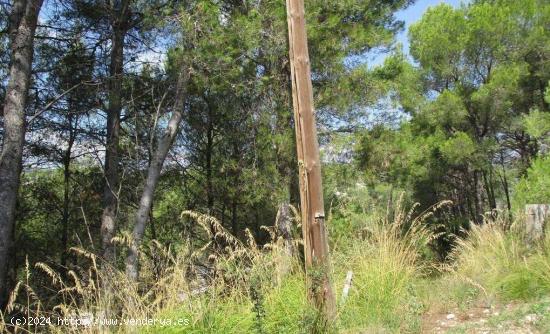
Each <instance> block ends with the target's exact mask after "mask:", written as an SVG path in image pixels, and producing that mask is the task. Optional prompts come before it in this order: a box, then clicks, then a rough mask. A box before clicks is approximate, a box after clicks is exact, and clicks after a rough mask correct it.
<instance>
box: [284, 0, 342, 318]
mask: <svg viewBox="0 0 550 334" xmlns="http://www.w3.org/2000/svg"><path fill="white" fill-rule="evenodd" d="M286 8H287V18H288V38H289V54H290V70H291V79H292V101H293V106H294V122H295V124H294V127H295V130H296V148H297V152H298V154H297V155H298V165H299V169H300V204H301V218H302V233H303V239H304V253H305V262H306V273H307V277H308V278H307V281H308V282H307V283H308V291H309V294H308V296H309V298H310V300H311V301H312V302H313V303H314V304H315V305H316V307H317V308H318V309H319V310H320V311H322V312H323V313H324V315H325V316H326V318H327V319H332V318H333V317H334V315H335V307H336V303H335V297H334V292H333V290H332V286H331V282H330V277H329V273H330V268H329V249H328V239H327V233H326V230H325V212H324V204H323V188H322V182H321V161H320V158H319V143H318V141H317V129H316V126H315V112H314V109H313V89H312V85H311V69H310V62H309V53H308V46H307V34H306V24H305V11H304V2H303V0H287V1H286Z"/></svg>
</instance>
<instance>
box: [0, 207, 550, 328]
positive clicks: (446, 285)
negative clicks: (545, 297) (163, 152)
mask: <svg viewBox="0 0 550 334" xmlns="http://www.w3.org/2000/svg"><path fill="white" fill-rule="evenodd" d="M402 203H403V202H402V200H400V201H397V202H396V203H395V204H394V205H395V206H394V207H393V208H392V210H388V212H390V211H391V214H387V217H386V218H384V219H378V220H375V219H372V217H367V216H365V217H364V219H363V220H362V221H361V220H360V217H356V219H357V220H356V221H355V222H354V227H353V228H349V229H348V228H346V229H345V230H343V231H341V233H340V234H339V236H340V238H339V240H338V241H337V242H336V243H333V249H332V251H333V252H332V259H331V260H332V266H331V267H332V270H333V273H332V274H333V275H332V277H333V284H334V287H335V291H336V294H337V299H338V301H339V303H338V305H337V318H336V320H335V321H334V322H332V323H329V324H326V323H325V322H324V321H321V320H322V317H320V315H319V314H318V313H317V312H316V310H314V309H313V308H312V307H311V306H310V304H309V303H308V301H307V298H306V286H305V273H304V271H303V269H302V264H301V260H300V254H289V253H288V249H287V248H286V246H285V244H284V242H283V240H281V239H280V238H278V237H277V236H276V235H275V233H274V231H273V230H271V229H270V228H266V230H267V231H268V232H269V233H270V235H271V236H272V238H271V242H269V243H267V244H266V245H262V246H260V245H257V244H256V242H255V240H254V238H253V237H252V235H251V234H250V233H247V235H248V237H247V239H246V240H245V241H241V240H239V239H237V238H235V237H234V236H233V235H231V234H230V233H229V232H228V231H227V230H225V229H224V228H223V226H222V225H221V223H220V222H219V221H217V220H216V219H214V218H213V217H209V216H207V215H202V214H198V213H194V212H184V215H186V216H189V217H191V218H193V219H194V220H196V222H197V225H198V226H201V227H202V228H203V230H204V232H203V233H204V235H203V237H204V239H206V240H209V242H207V243H206V244H205V245H204V246H203V247H201V248H198V249H197V248H193V247H191V246H190V245H185V246H182V247H179V248H178V249H172V248H169V247H164V246H163V245H161V244H159V243H158V242H156V241H152V242H150V244H149V245H148V246H147V249H144V250H143V251H144V252H143V254H148V256H144V255H143V254H142V258H141V263H142V276H141V280H140V282H139V283H135V282H132V281H129V280H128V279H127V278H126V276H125V275H124V273H123V272H121V271H118V270H116V269H115V268H113V267H111V266H109V265H108V264H106V263H102V262H101V259H99V258H98V257H97V256H95V255H94V254H93V253H90V252H87V251H85V250H82V249H79V248H73V249H72V251H73V252H74V253H76V254H78V255H79V256H80V257H82V258H84V259H86V261H87V263H88V266H87V267H82V268H79V269H78V270H77V269H74V270H73V271H69V272H67V273H66V274H65V275H60V274H58V273H56V272H55V271H54V270H53V269H52V268H50V267H49V266H48V265H47V264H45V263H38V264H36V265H35V266H34V267H33V266H30V264H27V268H26V275H25V277H24V278H23V280H22V281H21V282H20V283H18V285H17V288H16V289H15V291H14V292H13V293H12V296H11V298H10V305H9V310H8V311H9V315H10V317H11V316H14V315H15V316H41V315H42V316H49V317H52V319H55V318H64V319H92V321H93V319H116V320H117V321H119V324H118V325H113V324H112V323H106V324H103V325H101V326H99V325H98V324H92V325H91V326H74V325H73V326H71V325H67V324H61V325H60V324H56V323H55V322H53V323H51V324H47V326H46V327H37V326H28V325H27V326H20V328H14V327H13V326H11V327H9V328H4V329H3V330H6V329H7V330H10V331H12V332H13V331H17V332H21V333H41V332H45V331H48V332H52V333H105V332H118V333H126V332H131V333H136V332H143V333H182V332H185V333H243V332H245V333H332V332H342V333H358V332H360V333H382V332H394V333H416V332H420V330H421V319H422V315H423V314H424V313H425V312H426V310H427V309H428V308H429V307H430V305H428V304H431V303H434V304H436V303H437V302H438V299H439V300H441V299H443V298H445V297H447V298H450V299H451V301H452V302H453V303H460V302H461V301H462V299H464V298H473V297H475V298H482V299H485V300H494V299H503V300H510V299H530V298H536V297H538V296H540V295H542V294H548V293H550V256H549V254H550V237H547V239H546V240H545V241H544V242H543V243H541V244H540V245H539V246H538V247H532V248H529V247H527V246H526V244H525V242H524V236H523V234H522V228H521V226H522V225H521V223H520V222H518V223H516V224H515V225H512V228H511V229H510V230H508V229H505V228H503V226H504V224H502V222H499V221H496V222H488V223H487V224H485V225H483V226H472V227H471V229H470V231H469V232H468V233H467V236H466V237H465V238H463V239H458V241H457V246H456V247H455V249H454V250H453V252H452V254H451V258H450V264H449V265H448V266H446V267H445V268H446V270H445V271H444V273H443V274H442V276H441V277H438V278H433V277H427V276H428V274H431V273H433V267H434V263H433V258H431V257H429V256H426V254H427V253H428V252H429V248H430V244H431V243H432V242H433V241H434V240H435V239H436V238H437V237H438V235H437V234H436V233H434V232H433V230H432V229H431V228H429V227H428V226H429V225H428V224H426V219H428V218H429V217H430V216H431V215H432V214H433V212H434V211H435V210H437V209H439V207H441V206H443V205H446V204H447V203H440V204H439V205H437V206H435V207H433V208H431V209H430V210H428V211H426V212H423V213H420V214H416V213H415V209H416V206H413V207H412V208H411V209H408V210H407V209H405V208H404V206H403V205H402ZM295 221H296V222H298V218H296V219H295ZM330 223H331V222H330V221H329V224H330ZM295 227H296V228H298V226H295ZM116 241H117V242H119V243H121V244H122V245H124V244H127V242H128V240H127V238H126V237H121V238H117V239H116ZM344 241H345V244H343V242H344ZM294 242H295V247H294V248H295V249H299V248H300V247H299V246H300V244H301V241H300V240H295V241H294ZM348 271H352V272H353V282H352V286H351V289H350V290H349V291H350V292H349V295H348V296H347V298H345V299H343V298H341V296H340V295H341V291H342V287H343V286H344V277H345V276H346V273H347V272H348ZM39 273H40V274H41V275H42V276H45V277H48V279H49V282H48V284H47V288H48V289H49V290H54V291H55V298H53V299H52V300H53V301H55V303H52V300H45V301H44V300H42V299H41V294H40V293H39V291H41V290H44V287H43V286H39V283H38V280H36V279H35V280H33V277H36V276H38V274H39ZM421 291H425V292H426V294H427V295H428V296H429V298H426V296H425V295H423V293H422V292H421ZM472 291H473V293H472ZM50 295H51V294H50ZM443 296H445V297H443ZM3 317H4V321H6V319H7V318H8V316H7V314H5V315H4V316H3ZM125 319H134V320H136V319H137V320H150V319H152V320H154V319H156V320H157V322H156V323H149V324H148V325H147V326H144V325H143V324H141V326H136V325H135V324H131V323H123V321H124V320H125ZM159 321H160V322H159ZM178 321H179V322H178Z"/></svg>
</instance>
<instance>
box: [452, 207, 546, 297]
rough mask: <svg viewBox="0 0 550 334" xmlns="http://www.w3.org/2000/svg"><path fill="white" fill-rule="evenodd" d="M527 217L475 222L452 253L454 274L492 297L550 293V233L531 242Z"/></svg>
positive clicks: (530, 295) (531, 295)
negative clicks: (526, 232)
mask: <svg viewBox="0 0 550 334" xmlns="http://www.w3.org/2000/svg"><path fill="white" fill-rule="evenodd" d="M524 230H525V228H524V221H523V219H521V217H520V219H518V220H517V221H516V222H515V223H514V224H513V225H512V227H511V228H510V229H509V230H508V229H506V224H504V222H503V221H502V220H500V219H499V220H496V221H488V222H487V223H486V224H484V225H481V226H477V225H472V226H471V228H470V231H469V232H468V235H467V237H466V238H464V239H461V240H459V241H458V244H457V247H456V248H455V249H454V251H453V252H452V254H451V259H452V260H453V261H452V263H453V266H454V267H453V269H452V275H454V277H456V278H457V279H459V280H462V281H464V282H466V283H468V284H470V285H471V286H473V287H474V288H475V289H477V290H478V292H479V293H480V294H482V296H484V297H485V298H488V299H490V300H492V299H503V300H511V299H523V300H528V299H532V298H536V297H540V296H541V295H544V294H548V293H550V236H548V234H547V236H546V239H545V240H543V241H542V242H541V243H540V244H538V245H533V246H528V244H527V243H526V238H525V235H524Z"/></svg>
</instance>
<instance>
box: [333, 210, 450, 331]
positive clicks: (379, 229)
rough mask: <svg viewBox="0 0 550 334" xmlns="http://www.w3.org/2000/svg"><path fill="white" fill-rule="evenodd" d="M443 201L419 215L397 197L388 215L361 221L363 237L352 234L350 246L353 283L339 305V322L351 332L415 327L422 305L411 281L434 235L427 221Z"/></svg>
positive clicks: (421, 271)
mask: <svg viewBox="0 0 550 334" xmlns="http://www.w3.org/2000/svg"><path fill="white" fill-rule="evenodd" d="M445 204H446V203H441V204H440V205H438V206H435V207H433V208H431V209H430V210H429V211H426V212H424V213H422V214H420V215H418V216H417V217H413V215H414V209H415V208H416V206H414V207H413V208H412V209H410V210H408V211H406V210H405V209H404V208H403V207H402V201H401V200H400V201H398V202H397V205H396V208H394V209H395V210H394V213H393V214H392V215H391V216H390V217H391V220H388V218H386V219H385V220H383V221H381V222H378V223H374V224H373V222H365V226H364V228H363V233H362V234H363V235H364V238H362V239H355V240H354V241H353V243H352V246H351V247H350V248H349V252H347V253H346V254H340V256H342V258H341V259H338V260H337V264H338V263H340V266H339V267H340V268H342V269H344V268H345V267H343V266H342V265H341V264H342V263H346V262H345V261H346V259H347V261H348V262H347V263H349V269H351V270H352V271H353V272H354V273H355V276H354V281H353V285H354V288H353V289H352V290H351V293H350V296H349V299H348V300H346V301H345V303H344V304H343V305H341V308H340V310H339V312H340V314H339V317H340V326H341V327H342V328H344V329H347V330H350V331H351V332H354V331H360V330H365V329H367V330H368V329H370V330H371V331H372V332H378V331H380V330H382V329H383V328H385V329H386V330H391V331H399V332H414V331H417V330H418V329H419V325H420V317H419V316H420V312H421V311H422V306H421V305H420V303H419V302H418V300H417V298H416V296H415V293H414V290H415V289H414V287H415V284H416V282H417V281H418V280H419V279H420V278H421V277H423V275H424V274H425V273H426V270H427V269H428V267H429V266H428V263H426V262H424V261H423V259H422V254H423V252H424V251H425V250H426V248H427V246H428V244H429V243H430V242H432V241H433V240H434V238H435V237H436V235H435V234H434V233H433V231H432V230H431V229H429V228H428V226H427V225H426V224H425V220H426V219H427V218H428V217H429V216H431V214H432V213H433V211H434V210H437V209H438V208H439V206H442V205H445Z"/></svg>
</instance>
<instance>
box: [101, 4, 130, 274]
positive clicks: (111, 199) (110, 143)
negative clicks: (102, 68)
mask: <svg viewBox="0 0 550 334" xmlns="http://www.w3.org/2000/svg"><path fill="white" fill-rule="evenodd" d="M127 8H128V1H124V4H122V7H121V8H119V9H114V8H113V11H114V12H116V14H114V15H115V19H113V21H112V23H111V26H112V29H113V37H112V39H111V43H112V46H111V63H110V65H109V75H110V78H109V109H108V110H107V140H106V145H105V186H104V189H103V213H102V215H101V245H102V249H103V258H104V259H105V260H107V261H108V262H111V263H113V262H114V260H115V245H114V244H113V243H112V239H113V237H114V235H115V230H116V216H117V209H118V194H117V192H118V187H119V170H118V164H119V152H118V151H119V137H120V113H121V110H122V97H121V91H122V73H123V64H124V37H125V36H126V32H127V30H126V24H125V20H127V18H126V17H125V16H126V15H127Z"/></svg>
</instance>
